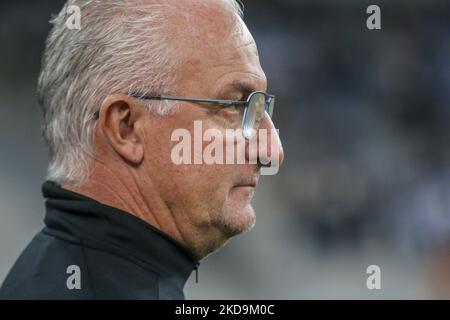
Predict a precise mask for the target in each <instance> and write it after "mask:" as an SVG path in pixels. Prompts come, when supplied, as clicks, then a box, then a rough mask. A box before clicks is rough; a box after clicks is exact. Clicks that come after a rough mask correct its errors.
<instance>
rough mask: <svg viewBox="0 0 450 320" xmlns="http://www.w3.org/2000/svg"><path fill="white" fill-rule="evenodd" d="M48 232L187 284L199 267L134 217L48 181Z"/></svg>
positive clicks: (44, 188)
mask: <svg viewBox="0 0 450 320" xmlns="http://www.w3.org/2000/svg"><path fill="white" fill-rule="evenodd" d="M42 193H43V195H44V197H45V198H46V201H45V206H46V211H47V212H46V217H45V220H44V221H45V224H46V231H47V232H48V233H51V234H53V235H54V236H56V237H59V238H63V239H65V240H67V241H74V242H81V243H84V244H88V245H89V246H93V247H95V248H98V249H100V250H106V251H113V253H116V254H119V255H123V256H124V258H126V259H131V260H134V261H136V262H138V263H145V264H147V265H149V266H150V267H152V269H156V270H157V271H158V273H160V274H162V275H163V276H166V277H171V278H176V280H177V282H182V283H183V286H184V283H185V282H186V281H187V279H188V278H189V276H190V274H191V273H192V271H193V270H194V269H196V268H197V266H198V261H197V260H196V259H195V258H194V257H193V255H192V254H191V253H190V251H189V250H188V249H186V248H185V247H184V246H182V245H181V244H179V243H178V242H177V241H175V240H174V239H172V238H171V237H169V236H168V235H166V234H165V233H163V232H161V231H160V230H158V229H157V228H155V227H153V226H152V225H150V224H148V223H146V222H145V221H143V220H141V219H139V218H137V217H135V216H133V215H132V214H130V213H128V212H125V211H122V210H120V209H117V208H113V207H110V206H107V205H104V204H102V203H100V202H97V201H95V200H94V199H91V198H88V197H86V196H83V195H81V194H78V193H75V192H72V191H69V190H66V189H63V188H62V187H61V186H60V185H58V184H56V183H54V182H51V181H47V182H45V183H44V184H43V186H42Z"/></svg>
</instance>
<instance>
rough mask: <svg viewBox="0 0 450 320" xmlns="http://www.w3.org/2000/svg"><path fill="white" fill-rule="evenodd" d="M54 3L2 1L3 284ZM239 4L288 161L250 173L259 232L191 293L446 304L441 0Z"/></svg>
mask: <svg viewBox="0 0 450 320" xmlns="http://www.w3.org/2000/svg"><path fill="white" fill-rule="evenodd" d="M63 3H64V1H63V0H40V1H24V0H22V1H16V0H15V1H12V0H2V1H1V4H0V37H1V38H0V39H1V44H2V46H1V50H0V61H1V63H0V70H1V72H0V110H1V114H2V116H1V117H0V130H1V131H0V133H1V134H0V146H1V151H0V283H1V282H2V281H3V279H4V277H5V276H6V274H7V272H8V270H9V268H10V267H11V266H12V264H13V263H14V261H15V259H16V258H17V256H18V255H19V254H20V252H21V251H22V250H23V248H24V247H25V246H26V245H27V243H28V242H29V241H30V240H31V238H32V237H33V236H34V234H35V233H36V232H38V231H39V230H40V229H41V228H42V226H43V223H42V219H43V216H44V205H43V199H42V196H41V192H40V186H41V184H42V182H43V179H44V176H45V171H46V165H47V155H46V150H45V146H44V144H43V142H42V139H41V136H40V115H39V110H38V105H37V98H36V93H35V87H36V79H37V76H38V73H39V69H40V59H41V53H42V51H43V48H44V41H45V38H46V34H47V32H48V31H49V28H50V24H49V23H48V20H49V19H50V16H51V14H52V13H57V12H58V11H59V10H60V8H61V7H62V5H63ZM244 3H245V5H246V16H245V21H246V23H247V25H248V27H249V29H250V31H251V32H252V33H253V35H254V37H255V39H256V41H257V43H258V46H259V50H260V55H261V62H262V65H263V68H264V69H265V72H266V74H267V76H268V80H269V91H270V93H274V94H276V95H277V97H278V101H277V110H276V113H275V116H274V122H275V125H276V126H277V128H279V129H280V135H281V139H282V141H283V144H284V148H285V154H286V158H285V163H284V167H283V168H282V169H281V170H280V172H279V173H278V175H276V176H273V177H262V179H261V182H260V185H259V187H258V188H259V189H258V191H257V193H256V196H255V198H254V206H255V208H256V212H257V223H256V226H255V228H254V229H253V230H252V231H251V232H249V233H246V234H244V235H241V236H238V237H237V238H235V239H233V240H232V241H231V242H230V243H229V245H228V246H227V247H225V248H224V249H223V250H221V251H220V252H218V253H216V254H214V255H212V256H210V257H208V258H207V259H206V260H204V261H203V262H202V263H201V265H200V269H199V283H195V280H194V278H191V279H190V280H189V281H188V284H187V286H186V297H187V298H188V299H196V298H200V299H201V298H203V299H313V298H318V299H349V298H353V299H394V298H398V299H412V298H450V3H449V1H448V0H443V1H439V0H395V1H393V0H390V1H388V0H384V1H381V0H377V1H370V2H369V1H364V0H343V1H331V0H329V1H325V0H322V1H319V0H264V1H256V0H245V1H244ZM370 4H377V5H379V6H380V7H381V23H382V29H381V30H373V31H371V30H368V29H367V28H366V19H367V18H368V16H369V15H368V14H366V8H367V7H368V6H369V5H370ZM369 265H378V266H379V267H380V269H381V290H369V289H368V288H367V286H366V279H367V277H368V276H369V275H368V274H367V273H366V269H367V267H368V266H369Z"/></svg>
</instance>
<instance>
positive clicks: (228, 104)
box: [93, 91, 275, 140]
mask: <svg viewBox="0 0 450 320" xmlns="http://www.w3.org/2000/svg"><path fill="white" fill-rule="evenodd" d="M255 94H263V95H264V96H265V106H264V112H266V113H267V114H268V116H269V118H272V115H273V109H274V108H275V95H272V94H267V93H266V92H263V91H253V92H252V93H250V95H249V96H248V98H247V101H239V100H223V99H200V98H187V97H174V96H165V95H161V96H154V95H149V94H139V93H132V94H128V96H130V97H133V98H136V99H144V100H170V101H184V102H198V103H209V104H215V105H219V106H224V107H232V106H236V105H239V106H244V114H243V115H242V130H244V123H245V120H246V117H247V110H248V107H249V105H250V101H251V99H252V98H253V96H254V95H255ZM272 102H273V108H272V110H269V108H270V105H271V103H272ZM99 115H100V111H96V112H95V113H94V115H93V119H94V120H98V118H99ZM243 135H244V134H243ZM244 137H245V139H247V140H248V139H249V137H246V136H245V135H244Z"/></svg>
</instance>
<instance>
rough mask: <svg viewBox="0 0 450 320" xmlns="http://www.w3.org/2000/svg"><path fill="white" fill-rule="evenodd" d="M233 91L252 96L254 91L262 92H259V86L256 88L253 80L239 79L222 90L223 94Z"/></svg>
mask: <svg viewBox="0 0 450 320" xmlns="http://www.w3.org/2000/svg"><path fill="white" fill-rule="evenodd" d="M231 91H238V92H242V93H245V94H250V93H252V92H254V91H262V90H259V89H258V88H257V86H255V82H254V81H252V80H243V79H238V80H234V81H232V82H229V83H228V84H226V85H225V86H224V87H223V90H221V94H227V93H229V92H231Z"/></svg>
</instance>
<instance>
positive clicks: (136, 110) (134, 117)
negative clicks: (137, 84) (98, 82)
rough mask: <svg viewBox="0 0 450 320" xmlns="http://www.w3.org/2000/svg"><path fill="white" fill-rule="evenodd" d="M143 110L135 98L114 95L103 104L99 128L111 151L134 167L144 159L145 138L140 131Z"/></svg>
mask: <svg viewBox="0 0 450 320" xmlns="http://www.w3.org/2000/svg"><path fill="white" fill-rule="evenodd" d="M142 116H143V112H142V108H141V107H140V106H139V105H137V104H136V103H135V101H134V100H133V98H131V97H129V96H126V95H122V94H114V95H111V96H109V97H107V98H106V99H105V101H104V102H103V104H102V107H101V111H100V117H99V126H100V130H102V132H103V135H104V137H105V139H106V143H107V144H108V145H109V146H110V147H111V151H113V152H115V153H116V154H117V155H119V156H120V157H121V158H122V159H123V160H125V161H126V162H127V163H129V164H132V165H139V164H140V163H141V162H142V161H143V158H144V144H143V136H142V133H141V131H140V130H139V129H140V122H141V121H142Z"/></svg>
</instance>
